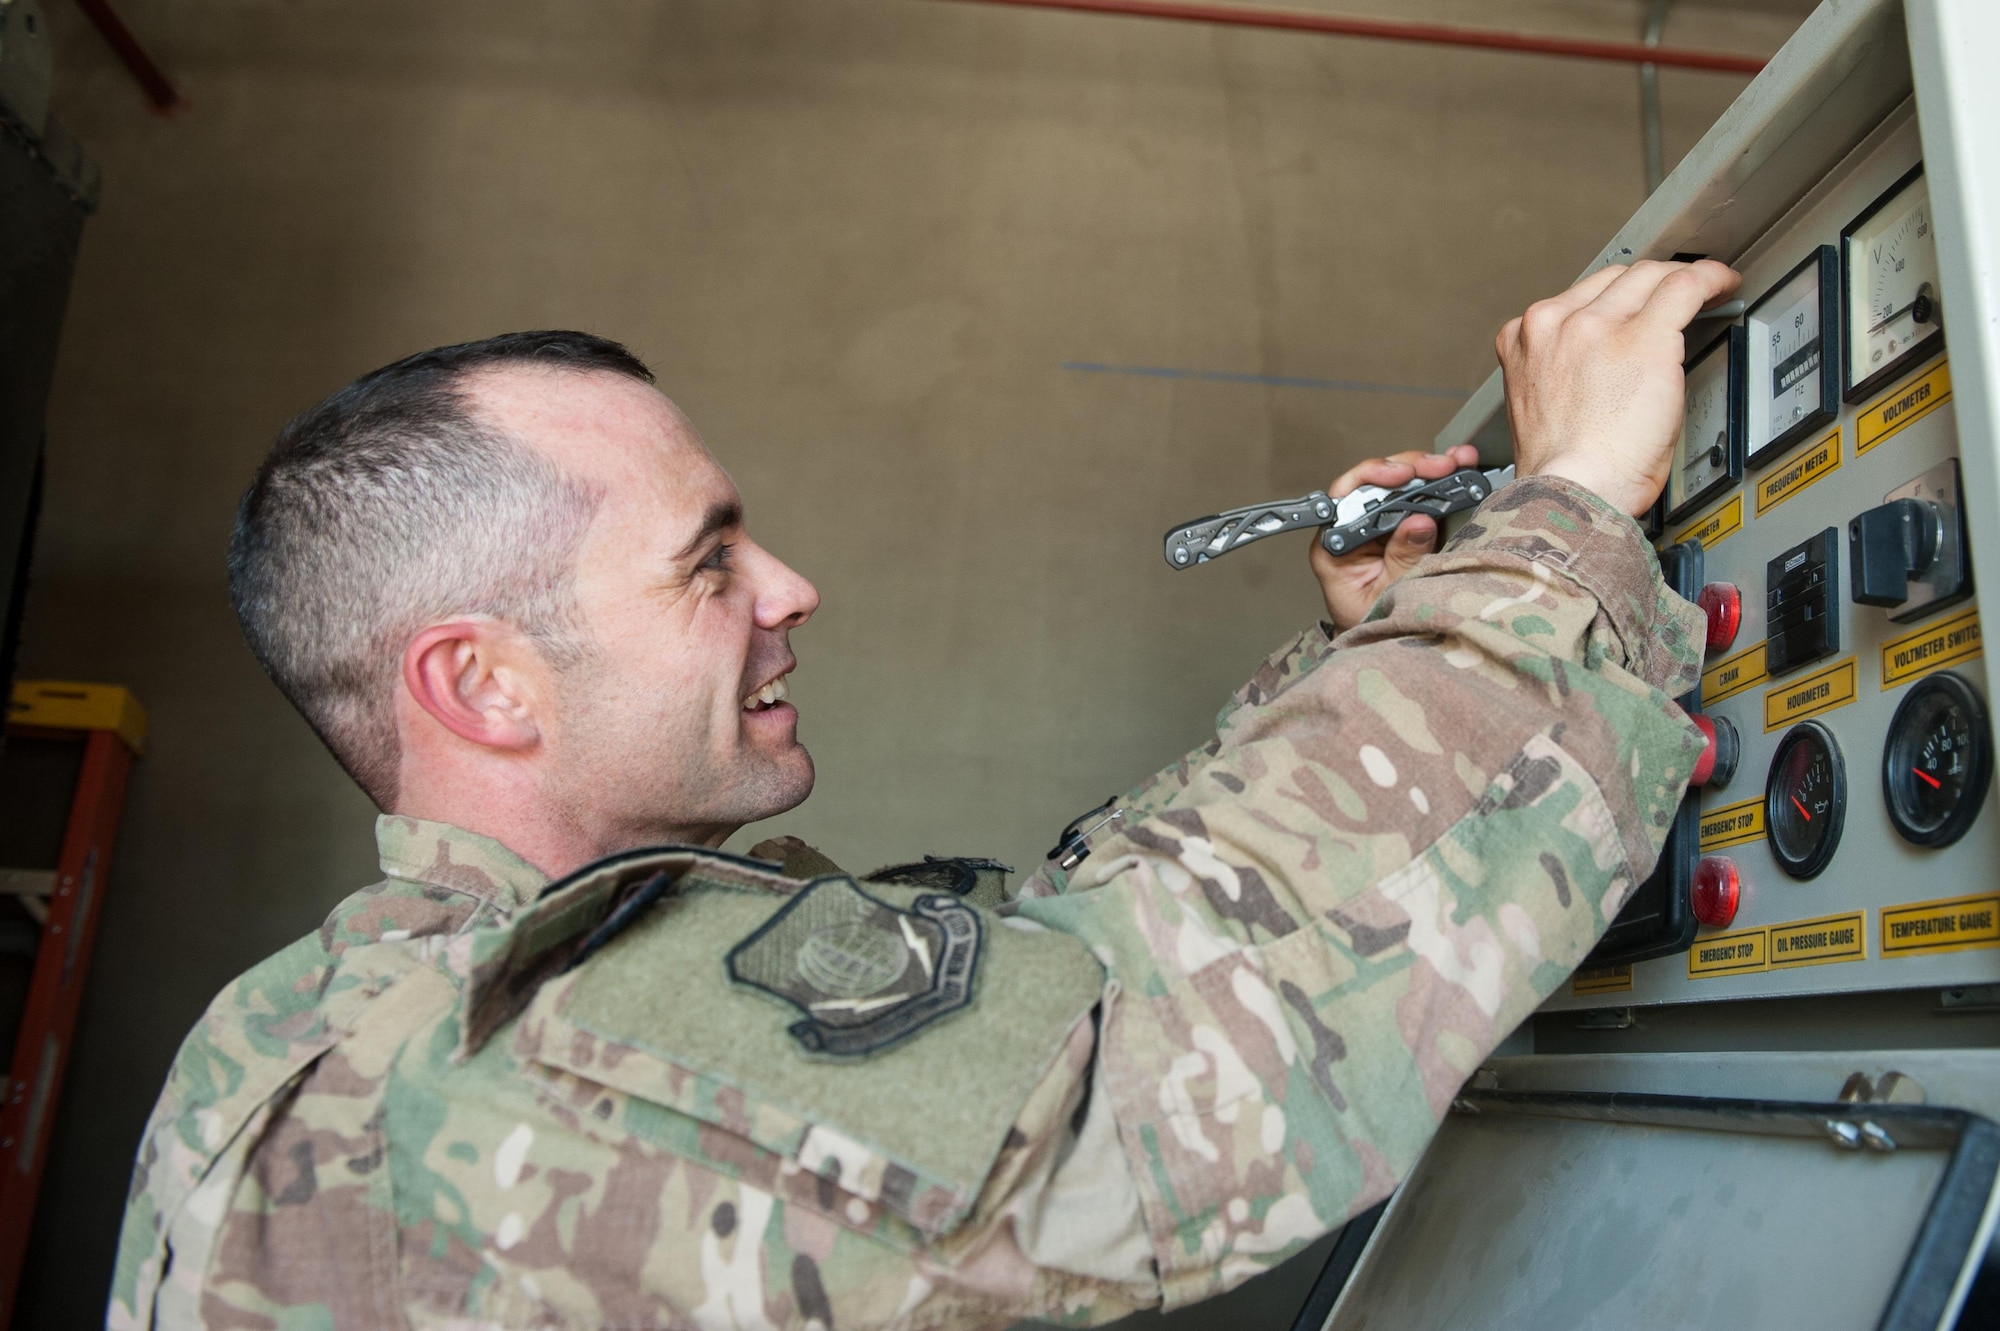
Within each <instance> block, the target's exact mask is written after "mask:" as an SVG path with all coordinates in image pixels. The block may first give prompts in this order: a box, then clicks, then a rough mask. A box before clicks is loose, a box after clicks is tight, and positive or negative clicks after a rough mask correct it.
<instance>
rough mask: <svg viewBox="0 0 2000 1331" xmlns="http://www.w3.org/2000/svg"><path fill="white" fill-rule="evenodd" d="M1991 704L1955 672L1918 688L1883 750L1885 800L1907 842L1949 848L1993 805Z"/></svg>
mask: <svg viewBox="0 0 2000 1331" xmlns="http://www.w3.org/2000/svg"><path fill="white" fill-rule="evenodd" d="M1988 734H1989V732H1988V730H1987V728H1986V705H1985V704H1984V703H1982V702H1981V701H1980V699H1979V695H1978V694H1977V693H1974V692H1973V691H1972V688H1971V686H1970V685H1968V684H1967V683H1966V682H1965V681H1964V680H1962V679H1960V678H1959V677H1958V676H1957V675H1954V674H1951V673H1950V672H1949V671H1947V672H1944V673H1942V674H1936V675H1931V676H1928V677H1926V678H1924V679H1922V680H1919V681H1918V682H1917V683H1916V684H1915V685H1913V686H1911V688H1910V693H1909V696H1908V697H1906V698H1904V699H1903V701H1902V704H1901V705H1900V706H1898V707H1897V708H1896V716H1895V719H1894V720H1892V721H1890V722H1889V742H1888V743H1887V744H1885V745H1883V746H1882V798H1883V799H1884V800H1886V801H1887V802H1888V805H1889V821H1890V822H1892V823H1894V824H1895V825H1896V831H1897V832H1898V833H1900V834H1901V835H1902V837H1903V839H1904V840H1905V841H1909V842H1911V843H1913V844H1915V845H1919V846H1949V845H1950V844H1951V843H1952V842H1954V841H1956V840H1958V839H1959V838H1960V837H1962V836H1964V835H1965V833H1966V830H1967V829H1968V828H1970V827H1971V826H1972V823H1973V820H1974V819H1975V818H1977V817H1978V816H1979V809H1980V806H1981V805H1982V804H1984V803H1985V801H1986V783H1987V780H1988V779H1989V778H1990V777H1991V776H1992V775H1993V749H1992V745H1991V743H1990V742H1989V741H1988V738H1987V736H1988Z"/></svg>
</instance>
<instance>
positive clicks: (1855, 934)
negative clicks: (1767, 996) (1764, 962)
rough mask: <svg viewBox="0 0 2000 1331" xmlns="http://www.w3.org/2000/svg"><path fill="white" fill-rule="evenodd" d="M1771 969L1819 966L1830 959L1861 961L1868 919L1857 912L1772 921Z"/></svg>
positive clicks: (1865, 949)
mask: <svg viewBox="0 0 2000 1331" xmlns="http://www.w3.org/2000/svg"><path fill="white" fill-rule="evenodd" d="M1770 934H1771V969H1772V970H1781V969H1783V968H1784V967H1786V966H1823V965H1825V964H1826V963H1828V962H1830V961H1862V960H1865V959H1866V958H1867V956H1868V918H1867V916H1866V915H1864V914H1863V913H1862V912H1860V911H1858V910H1857V911H1853V912H1851V913H1849V914H1846V915H1826V916H1822V917H1821V918H1819V919H1817V920H1799V921H1797V922H1796V923H1793V924H1774V925H1772V926H1771V929H1770Z"/></svg>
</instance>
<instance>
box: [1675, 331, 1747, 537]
mask: <svg viewBox="0 0 2000 1331" xmlns="http://www.w3.org/2000/svg"><path fill="white" fill-rule="evenodd" d="M1742 368H1743V330H1742V329H1741V328H1740V327H1739V328H1731V329H1730V330H1729V332H1728V333H1726V334H1725V335H1723V336H1722V337H1718V338H1717V339H1715V341H1714V342H1713V343H1711V344H1710V345H1709V346H1708V348H1707V349H1706V350H1704V351H1703V352H1701V354H1699V355H1697V356H1696V357H1695V358H1694V360H1693V361H1692V362H1691V363H1690V364H1689V365H1688V368H1687V410H1686V412H1685V413H1684V414H1683V415H1682V416H1681V447H1680V453H1679V456H1678V458H1677V460H1676V461H1675V463H1674V469H1673V471H1672V472H1670V473H1669V474H1668V476H1667V493H1666V500H1665V508H1666V514H1665V516H1666V519H1667V521H1669V522H1671V521H1673V520H1674V519H1676V518H1678V517H1680V516H1681V515H1682V514H1683V513H1686V512H1687V511H1688V510H1689V509H1692V508H1694V507H1696V506H1698V505H1699V504H1701V503H1702V501H1704V500H1706V499H1707V498H1708V497H1709V496H1710V495H1712V494H1715V493H1716V492H1717V491H1719V490H1724V489H1727V488H1728V487H1729V486H1730V485H1731V484H1732V483H1734V482H1735V481H1738V480H1740V479H1742V476H1743V373H1742Z"/></svg>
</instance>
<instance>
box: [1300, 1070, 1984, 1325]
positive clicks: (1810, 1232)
mask: <svg viewBox="0 0 2000 1331" xmlns="http://www.w3.org/2000/svg"><path fill="white" fill-rule="evenodd" d="M1509 1098H1510V1097H1509V1096H1508V1095H1507V1094H1506V1093H1499V1094H1493V1095H1482V1096H1476V1097H1473V1098H1472V1099H1471V1100H1470V1101H1469V1102H1467V1104H1466V1106H1465V1108H1466V1109H1467V1110H1469V1111H1472V1112H1458V1113H1454V1114H1453V1115H1452V1116H1450V1117H1449V1118H1448V1119H1447V1120H1446V1122H1445V1125H1444V1126H1443V1128H1442V1129H1441V1130H1440V1131H1439V1133H1438V1136H1437V1138H1436V1140H1435V1141H1434V1142H1433V1143H1432V1145H1431V1148H1430V1151H1429V1152H1428V1153H1427V1154H1426V1155H1425V1157H1424V1159H1423V1161H1422V1163H1421V1164H1419V1165H1418V1167H1417V1169H1416V1171H1415V1172H1414V1173H1413V1174H1412V1175H1411V1177H1410V1179H1409V1181H1408V1182H1407V1183H1405V1184H1404V1186H1403V1188H1402V1190H1401V1191H1400V1192H1398V1193H1397V1195H1396V1197H1395V1199H1394V1200H1393V1201H1392V1202H1391V1203H1390V1204H1389V1208H1388V1210H1387V1211H1386V1213H1385V1214H1384V1215H1383V1218H1382V1222H1381V1225H1380V1227H1379V1228H1378V1229H1377V1230H1376V1232H1375V1234H1374V1235H1373V1237H1372V1239H1371V1241H1370V1244H1369V1246H1368V1249H1367V1251H1366V1252H1365V1253H1364V1255H1363V1257H1362V1259H1361V1262H1360V1264H1359V1266H1358V1267H1357V1268H1356V1270H1355V1273H1354V1276H1353V1279H1352V1280H1351V1282H1350V1283H1349V1284H1348V1286H1347V1288H1346V1289H1345V1290H1344V1291H1343V1292H1342V1295H1341V1298H1340V1302H1339V1303H1338V1304H1337V1305H1336V1306H1335V1308H1334V1311H1333V1314H1332V1316H1331V1317H1330V1318H1329V1319H1328V1321H1327V1323H1326V1325H1327V1327H1328V1328H1329V1331H1359V1329H1360V1328H1362V1327H1367V1328H1369V1331H1419V1329H1420V1328H1421V1329H1422V1331H1447V1329H1449V1328H1489V1327H1534V1328H1536V1331H1572V1329H1574V1331H1582V1329H1583V1328H1607V1329H1608V1328H1621V1331H1622V1329H1623V1328H1636V1327H1644V1328H1661V1329H1664V1328H1682V1327H1685V1328H1702V1329H1703V1331H1726V1329H1727V1328H1744V1329H1745V1331H1748V1329H1749V1328H1764V1327H1774V1326H1787V1327H1791V1326H1796V1327H1813V1328H1815V1331H1839V1329H1840V1328H1853V1329H1854V1331H1863V1329H1864V1328H1875V1327H1878V1326H1880V1325H1882V1324H1883V1320H1884V1317H1885V1313H1886V1312H1887V1311H1888V1309H1889V1308H1890V1307H1891V1303H1892V1298H1893V1297H1895V1296H1897V1295H1901V1296H1902V1297H1901V1300H1900V1301H1899V1302H1900V1306H1899V1309H1898V1311H1899V1312H1901V1313H1903V1314H1904V1315H1903V1316H1902V1317H1900V1318H1898V1319H1897V1322H1896V1324H1897V1325H1899V1326H1907V1325H1924V1326H1934V1325H1938V1324H1940V1323H1939V1319H1938V1317H1937V1314H1938V1313H1939V1312H1945V1311H1946V1310H1947V1308H1948V1307H1949V1306H1950V1305H1952V1304H1955V1303H1956V1302H1957V1300H1958V1299H1961V1298H1962V1297H1963V1294H1964V1286H1965V1284H1966V1283H1967V1281H1966V1273H1967V1272H1968V1271H1969V1269H1970V1268H1971V1267H1972V1266H1974V1265H1976V1263H1973V1262H1968V1261H1967V1257H1968V1254H1970V1253H1975V1252H1979V1251H1983V1249H1982V1248H1980V1247H1979V1246H1977V1245H1978V1235H1979V1232H1980V1231H1979V1220H1980V1216H1981V1208H1982V1206H1983V1204H1984V1202H1985V1199H1986V1198H1987V1197H1988V1196H1989V1195H1990V1194H1991V1192H1992V1182H1993V1180H1992V1173H1991V1160H1990V1159H1989V1158H1982V1159H1981V1160H1979V1162H1978V1164H1977V1165H1976V1166H1975V1168H1974V1170H1973V1171H1972V1175H1973V1176H1970V1177H1969V1178H1968V1180H1967V1181H1968V1182H1969V1183H1970V1185H1971V1186H1970V1187H1969V1188H1961V1189H1958V1190H1955V1191H1954V1194H1953V1199H1954V1200H1955V1201H1958V1202H1959V1203H1960V1205H1958V1206H1954V1207H1953V1208H1952V1218H1953V1220H1954V1221H1955V1224H1953V1225H1952V1227H1951V1228H1952V1230H1953V1232H1952V1235H1951V1237H1950V1239H1949V1240H1946V1241H1945V1242H1938V1241H1937V1236H1938V1233H1939V1231H1938V1229H1937V1227H1936V1226H1935V1224H1934V1222H1933V1223H1932V1224H1928V1225H1927V1221H1930V1220H1931V1217H1932V1216H1933V1214H1934V1213H1933V1207H1934V1205H1937V1204H1938V1201H1937V1200H1935V1199H1939V1198H1940V1194H1941V1193H1942V1191H1943V1190H1941V1189H1940V1188H1939V1186H1938V1185H1939V1183H1940V1181H1941V1180H1942V1179H1944V1177H1945V1175H1946V1169H1947V1165H1948V1163H1949V1162H1950V1161H1951V1158H1952V1157H1951V1154H1950V1152H1951V1149H1952V1146H1953V1145H1954V1144H1955V1140H1956V1137H1955V1134H1952V1133H1948V1132H1941V1131H1938V1130H1937V1129H1935V1128H1933V1129H1930V1130H1929V1131H1927V1130H1926V1129H1925V1128H1924V1127H1923V1126H1922V1122H1921V1121H1922V1120H1926V1119H1929V1120H1933V1121H1935V1120H1940V1119H1944V1120H1949V1119H1950V1118H1951V1116H1949V1115H1939V1114H1934V1113H1931V1112H1929V1111H1925V1110H1920V1109H1912V1108H1908V1107H1887V1108H1876V1107H1873V1106H1870V1107H1868V1108H1867V1109H1865V1110H1847V1109H1842V1108H1840V1107H1825V1106H1803V1105H1801V1106H1786V1107H1779V1106H1768V1105H1756V1104H1750V1103H1745V1102H1727V1103H1721V1104H1709V1105H1704V1104H1701V1103H1700V1102H1695V1101H1688V1100H1678V1101H1677V1102H1675V1103H1674V1104H1673V1106H1672V1107H1667V1105H1666V1102H1656V1103H1655V1104H1653V1105H1644V1104H1640V1103H1639V1102H1637V1101H1636V1099H1634V1098H1630V1097H1626V1098H1624V1100H1625V1102H1624V1105H1622V1106H1621V1105H1620V1104H1619V1103H1617V1102H1615V1101H1613V1100H1611V1099H1610V1098H1608V1097H1591V1098H1590V1099H1593V1100H1594V1101H1595V1103H1594V1104H1590V1105H1585V1104H1578V1105H1576V1106H1574V1107H1573V1108H1571V1109H1564V1108H1561V1107H1559V1106H1558V1107H1554V1108H1553V1113H1554V1114H1558V1115H1560V1114H1572V1115H1573V1116H1568V1117H1561V1116H1543V1115H1544V1114H1545V1113H1548V1112H1550V1111H1549V1110H1546V1109H1533V1108H1526V1107H1525V1102H1524V1098H1523V1097H1511V1098H1513V1099H1514V1100H1515V1103H1514V1104H1513V1105H1512V1106H1508V1105H1506V1104H1504V1103H1503V1101H1505V1100H1507V1099H1509ZM1533 1098H1535V1097H1526V1098H1525V1099H1533ZM1541 1099H1543V1100H1544V1101H1549V1100H1555V1101H1560V1100H1562V1099H1563V1097H1560V1096H1557V1097H1541ZM1579 1099H1582V1098H1581V1097H1579ZM1961 1121H1962V1120H1961ZM1835 1126H1842V1127H1845V1128H1847V1129H1848V1130H1850V1131H1852V1130H1854V1128H1855V1127H1856V1126H1861V1127H1862V1128H1863V1130H1867V1129H1873V1130H1874V1131H1875V1132H1876V1133H1877V1134H1878V1136H1880V1137H1884V1138H1887V1139H1889V1140H1893V1141H1894V1142H1896V1143H1898V1146H1897V1147H1895V1148H1892V1149H1888V1150H1885V1151H1881V1152H1862V1151H1858V1150H1843V1149H1839V1148H1837V1147H1836V1146H1834V1145H1833V1144H1831V1141H1830V1140H1829V1135H1828V1134H1829V1133H1830V1130H1831V1129H1832V1128H1834V1127H1835ZM1980 1127H1981V1128H1982V1129H1983V1130H1985V1131H1990V1128H1987V1127H1985V1125H1980ZM1982 1156H1983V1153H1982ZM1968 1194H1969V1195H1968ZM1920 1245H1921V1246H1922V1247H1923V1248H1924V1250H1925V1252H1926V1256H1927V1257H1928V1258H1930V1260H1928V1261H1927V1262H1926V1263H1925V1266H1926V1267H1929V1268H1930V1269H1931V1270H1934V1271H1936V1272H1937V1273H1938V1274H1939V1275H1940V1276H1942V1277H1943V1279H1941V1280H1937V1281H1931V1280H1924V1281H1921V1282H1918V1283H1919V1284H1920V1286H1921V1288H1920V1289H1919V1290H1917V1291H1915V1294H1914V1297H1912V1290H1911V1289H1910V1285H1911V1283H1912V1282H1910V1281H1909V1280H1906V1279H1905V1271H1906V1265H1905V1264H1906V1261H1907V1260H1908V1259H1909V1258H1910V1255H1911V1254H1912V1252H1913V1249H1917V1248H1918V1247H1919V1246H1920ZM1954 1278H1955V1279H1954ZM1913 1305H1914V1306H1913ZM1910 1313H1916V1314H1917V1316H1915V1317H1911V1316H1909V1314H1910ZM1947 1315H1948V1313H1947Z"/></svg>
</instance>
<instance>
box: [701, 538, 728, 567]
mask: <svg viewBox="0 0 2000 1331" xmlns="http://www.w3.org/2000/svg"><path fill="white" fill-rule="evenodd" d="M735 553H736V547H735V546H733V545H730V544H728V543H727V542H725V543H723V544H722V545H718V546H716V547H715V549H714V550H712V551H710V552H709V556H708V558H706V559H704V560H702V561H701V567H703V568H708V569H726V568H728V567H729V565H730V560H731V557H732V556H734V555H735Z"/></svg>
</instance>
